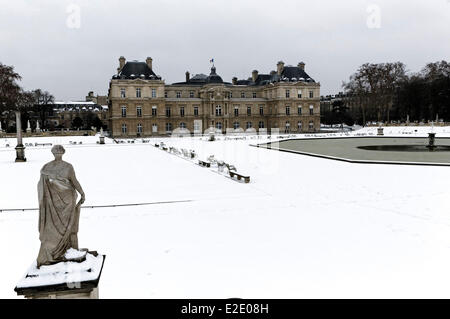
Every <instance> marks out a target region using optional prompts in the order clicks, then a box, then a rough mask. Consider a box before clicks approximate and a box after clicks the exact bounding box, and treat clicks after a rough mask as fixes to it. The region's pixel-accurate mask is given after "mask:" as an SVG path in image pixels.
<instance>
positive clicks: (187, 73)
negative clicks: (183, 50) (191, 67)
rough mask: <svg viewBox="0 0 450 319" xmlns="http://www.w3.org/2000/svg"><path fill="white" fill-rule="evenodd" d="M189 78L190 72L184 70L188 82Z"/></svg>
mask: <svg viewBox="0 0 450 319" xmlns="http://www.w3.org/2000/svg"><path fill="white" fill-rule="evenodd" d="M190 78H191V74H190V73H189V71H186V82H189V79H190Z"/></svg>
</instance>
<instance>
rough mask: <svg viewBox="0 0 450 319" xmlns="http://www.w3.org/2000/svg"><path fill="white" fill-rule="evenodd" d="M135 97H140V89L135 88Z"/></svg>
mask: <svg viewBox="0 0 450 319" xmlns="http://www.w3.org/2000/svg"><path fill="white" fill-rule="evenodd" d="M136 97H141V88H136Z"/></svg>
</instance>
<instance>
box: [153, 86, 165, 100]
mask: <svg viewBox="0 0 450 319" xmlns="http://www.w3.org/2000/svg"><path fill="white" fill-rule="evenodd" d="M152 97H153V98H155V97H156V89H155V88H152ZM166 97H167V96H166Z"/></svg>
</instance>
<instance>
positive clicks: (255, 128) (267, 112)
mask: <svg viewBox="0 0 450 319" xmlns="http://www.w3.org/2000/svg"><path fill="white" fill-rule="evenodd" d="M185 75H186V78H185V81H184V82H178V83H173V84H165V83H164V81H163V80H162V78H161V76H159V75H156V74H155V72H154V69H153V60H152V58H147V59H146V61H145V62H138V61H128V62H126V60H125V58H124V57H120V58H119V68H118V69H117V74H115V75H114V76H113V77H112V79H111V81H110V84H109V92H108V101H109V121H110V125H109V128H110V131H111V134H112V136H114V137H136V136H155V135H167V134H171V133H172V132H174V131H180V132H182V131H185V132H187V130H188V131H189V132H191V133H203V132H204V131H205V130H206V129H211V128H213V129H214V130H215V131H221V132H222V133H226V132H229V131H230V130H231V131H233V132H239V131H241V132H244V131H247V132H259V133H265V132H267V133H270V132H271V129H272V128H275V129H277V130H279V132H281V133H291V132H292V133H301V132H316V131H318V130H319V128H320V83H319V82H316V81H314V80H313V79H312V78H311V77H310V76H309V75H308V74H307V73H306V72H305V64H304V63H303V62H300V63H299V64H298V65H297V66H289V65H288V66H285V65H284V63H283V62H281V61H280V62H278V64H277V69H276V71H271V72H270V73H269V74H261V73H259V72H258V71H256V70H254V71H253V72H252V76H251V77H250V78H248V79H246V80H238V79H237V78H236V77H234V78H233V79H232V82H231V83H230V82H225V81H223V79H222V78H221V77H220V75H218V74H217V70H216V68H215V66H214V65H213V66H212V67H211V72H210V74H209V75H205V74H196V75H195V76H192V77H191V76H190V74H189V72H186V74H185Z"/></svg>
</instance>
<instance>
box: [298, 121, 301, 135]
mask: <svg viewBox="0 0 450 319" xmlns="http://www.w3.org/2000/svg"><path fill="white" fill-rule="evenodd" d="M297 127H298V131H299V132H300V131H301V130H302V122H300V121H298V123H297Z"/></svg>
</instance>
